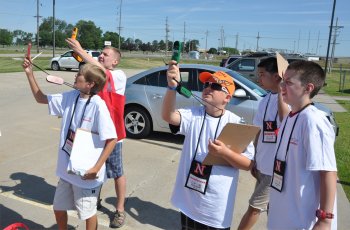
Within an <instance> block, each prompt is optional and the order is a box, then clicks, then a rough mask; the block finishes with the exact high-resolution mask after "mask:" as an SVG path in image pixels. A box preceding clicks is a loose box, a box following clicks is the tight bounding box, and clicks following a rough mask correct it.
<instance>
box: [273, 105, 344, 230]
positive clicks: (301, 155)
mask: <svg viewBox="0 0 350 230" xmlns="http://www.w3.org/2000/svg"><path fill="white" fill-rule="evenodd" d="M296 119H297V122H296V124H295V127H294V130H293V125H294V123H295V120H296ZM285 124H286V125H285ZM284 126H285V128H284V132H283V127H284ZM282 133H284V134H283V136H282ZM290 135H292V136H291V138H290ZM289 139H290V141H289ZM334 140H335V134H334V130H333V128H332V125H331V124H330V122H329V121H328V119H327V118H326V116H325V115H324V114H323V112H321V111H319V110H318V109H317V108H316V107H314V106H312V105H309V106H308V107H306V108H305V109H304V110H302V111H301V112H300V113H299V117H298V114H295V115H294V116H292V117H290V116H286V117H285V118H284V120H283V122H282V125H281V128H280V131H279V134H278V142H281V145H280V147H279V150H278V153H277V159H279V160H285V159H286V158H287V159H286V171H285V176H284V177H285V179H284V186H283V189H282V192H279V191H277V190H275V189H273V188H271V189H270V203H269V215H268V228H269V229H312V227H313V226H314V224H315V223H316V221H317V218H316V216H315V213H316V210H317V209H318V208H319V205H320V173H319V171H321V170H324V171H337V166H336V160H335V153H334ZM288 142H289V151H288V153H287V157H286V149H287V145H288ZM278 145H279V143H277V145H276V148H277V146H278ZM276 150H277V149H276ZM336 203H337V201H335V204H334V209H333V213H334V214H335V215H334V219H333V221H332V229H336V228H337V219H336V218H337V214H336V213H337V208H336Z"/></svg>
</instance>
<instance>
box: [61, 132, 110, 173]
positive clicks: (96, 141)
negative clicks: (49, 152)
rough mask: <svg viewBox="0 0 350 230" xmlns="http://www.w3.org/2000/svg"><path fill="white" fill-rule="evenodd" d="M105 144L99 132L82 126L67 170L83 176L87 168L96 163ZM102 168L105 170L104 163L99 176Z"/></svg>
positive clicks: (75, 140) (77, 134) (76, 136)
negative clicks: (93, 131)
mask: <svg viewBox="0 0 350 230" xmlns="http://www.w3.org/2000/svg"><path fill="white" fill-rule="evenodd" d="M104 146H105V141H101V140H100V137H99V135H98V134H96V133H92V132H90V131H88V130H84V129H80V128H79V129H77V130H76V133H75V137H74V142H73V148H72V152H71V155H70V158H69V164H68V167H67V172H68V173H70V174H76V175H78V176H83V175H84V174H85V172H86V171H87V170H89V169H91V168H92V167H93V166H94V165H95V164H96V162H97V160H98V159H99V158H100V156H101V153H102V150H103V148H104ZM102 170H105V166H104V165H103V166H102V167H101V170H100V171H99V173H98V174H97V176H98V175H99V174H100V173H101V171H102Z"/></svg>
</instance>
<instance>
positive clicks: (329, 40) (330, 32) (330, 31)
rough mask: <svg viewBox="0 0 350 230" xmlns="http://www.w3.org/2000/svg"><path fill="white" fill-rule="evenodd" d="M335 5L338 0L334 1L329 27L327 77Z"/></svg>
mask: <svg viewBox="0 0 350 230" xmlns="http://www.w3.org/2000/svg"><path fill="white" fill-rule="evenodd" d="M335 5H336V0H333V10H332V17H331V25H330V27H329V37H328V46H327V55H326V64H325V67H324V72H325V74H326V76H327V68H328V55H329V46H330V45H331V38H332V30H333V19H334V11H335Z"/></svg>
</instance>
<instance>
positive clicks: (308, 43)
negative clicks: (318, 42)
mask: <svg viewBox="0 0 350 230" xmlns="http://www.w3.org/2000/svg"><path fill="white" fill-rule="evenodd" d="M309 45H310V30H309V38H308V39H307V52H306V53H309Z"/></svg>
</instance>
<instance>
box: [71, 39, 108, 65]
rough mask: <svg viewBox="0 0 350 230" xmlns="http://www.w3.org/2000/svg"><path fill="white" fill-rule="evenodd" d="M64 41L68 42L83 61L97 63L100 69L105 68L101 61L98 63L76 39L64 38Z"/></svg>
mask: <svg viewBox="0 0 350 230" xmlns="http://www.w3.org/2000/svg"><path fill="white" fill-rule="evenodd" d="M66 42H67V43H68V46H69V47H70V48H71V49H72V50H73V51H74V52H75V53H77V54H78V55H79V56H80V57H81V58H82V59H83V60H84V62H86V63H91V64H94V65H97V66H99V67H100V68H101V69H103V70H106V68H105V67H104V66H103V65H102V64H101V63H99V62H98V61H97V60H96V59H94V58H93V57H92V56H91V55H89V54H88V53H86V51H85V50H84V49H83V47H81V45H80V42H79V41H78V40H75V39H72V38H66Z"/></svg>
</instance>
